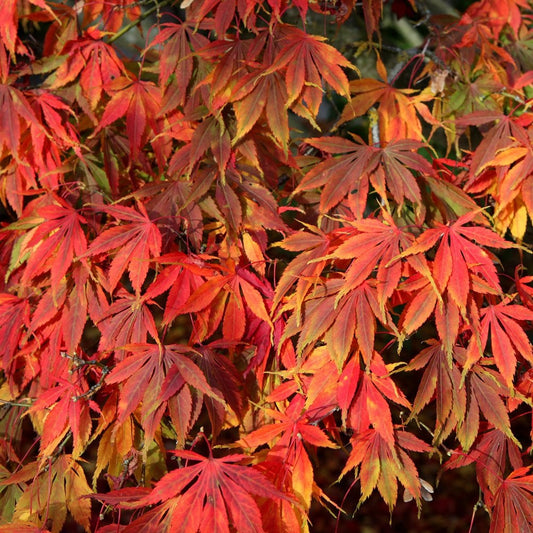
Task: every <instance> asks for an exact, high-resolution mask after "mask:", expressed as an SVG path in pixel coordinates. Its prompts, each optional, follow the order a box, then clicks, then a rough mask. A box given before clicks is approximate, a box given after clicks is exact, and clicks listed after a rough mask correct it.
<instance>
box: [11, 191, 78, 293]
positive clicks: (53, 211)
mask: <svg viewBox="0 0 533 533" xmlns="http://www.w3.org/2000/svg"><path fill="white" fill-rule="evenodd" d="M55 201H56V202H57V203H54V204H52V205H48V206H44V207H41V208H39V209H37V211H36V213H35V214H34V215H33V217H32V218H31V219H30V220H28V222H27V223H29V224H32V223H36V224H37V225H36V227H35V228H34V229H33V231H31V232H29V233H28V234H27V235H26V236H24V237H23V238H22V243H21V246H20V249H19V250H20V251H19V255H20V257H21V258H23V257H24V256H27V262H26V267H25V269H24V274H23V276H22V278H21V281H22V283H24V284H30V282H31V281H32V280H33V279H34V278H35V277H37V276H39V275H40V274H43V273H44V272H47V271H49V272H50V280H51V286H52V292H53V293H54V294H56V293H57V291H58V290H59V284H60V283H61V281H62V279H63V278H64V276H65V275H66V274H67V272H68V270H69V269H70V268H71V266H72V263H73V262H74V259H75V257H79V256H82V255H83V254H84V253H85V252H86V250H87V239H86V237H85V233H84V231H83V228H82V224H83V223H86V220H85V218H83V217H82V216H81V215H80V214H79V213H78V212H77V210H76V209H74V208H73V207H72V206H70V205H69V204H68V203H67V202H64V201H63V200H61V199H60V198H57V197H56V198H55ZM23 221H24V219H21V220H20V221H19V222H17V224H20V223H24V222H23ZM14 228H16V226H14Z"/></svg>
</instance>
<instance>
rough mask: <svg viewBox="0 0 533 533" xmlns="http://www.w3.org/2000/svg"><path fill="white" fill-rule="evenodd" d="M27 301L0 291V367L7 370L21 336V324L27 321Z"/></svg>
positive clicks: (28, 309)
mask: <svg viewBox="0 0 533 533" xmlns="http://www.w3.org/2000/svg"><path fill="white" fill-rule="evenodd" d="M29 311H30V308H29V302H28V301H27V300H26V299H24V298H19V297H17V296H14V295H13V294H7V293H3V292H2V293H0V338H2V340H3V342H2V343H1V345H0V354H1V356H2V359H1V361H2V369H3V370H4V371H7V370H8V368H9V366H10V365H11V363H12V362H13V360H14V357H15V353H16V351H17V348H18V346H19V343H20V341H21V340H22V338H23V328H22V327H21V326H22V325H23V324H28V322H29Z"/></svg>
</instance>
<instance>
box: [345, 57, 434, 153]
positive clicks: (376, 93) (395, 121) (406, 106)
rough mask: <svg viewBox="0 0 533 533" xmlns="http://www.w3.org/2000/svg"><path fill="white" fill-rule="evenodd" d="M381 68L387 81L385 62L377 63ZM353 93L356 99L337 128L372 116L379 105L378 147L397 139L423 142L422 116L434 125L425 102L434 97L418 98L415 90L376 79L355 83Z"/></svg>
mask: <svg viewBox="0 0 533 533" xmlns="http://www.w3.org/2000/svg"><path fill="white" fill-rule="evenodd" d="M377 68H378V72H379V75H380V77H381V78H382V79H383V80H387V77H388V76H387V72H386V71H385V68H384V66H383V63H382V62H381V60H379V61H378V62H377ZM350 92H351V93H352V94H353V95H355V96H354V97H353V98H352V99H351V101H349V102H348V103H347V104H346V106H345V107H344V109H343V112H342V114H341V117H340V118H339V120H338V121H337V124H336V126H338V125H340V124H344V123H345V122H348V121H349V120H352V119H354V118H356V117H359V116H362V115H365V114H367V113H369V110H370V109H371V108H372V106H375V105H376V104H378V110H377V112H376V116H375V119H376V121H377V122H376V125H377V126H378V128H379V129H378V132H379V138H375V139H374V138H373V139H372V140H373V142H374V143H376V144H382V143H383V144H387V143H390V142H394V141H395V140H396V139H413V140H416V141H420V140H422V139H423V138H424V136H423V134H422V124H421V121H420V119H419V117H418V114H420V115H421V116H422V117H424V119H425V120H426V121H429V122H434V120H432V116H431V114H430V112H429V110H428V109H427V107H426V106H425V104H424V103H423V102H424V101H425V100H428V99H432V97H433V96H432V95H431V96H429V95H427V94H420V95H417V94H416V93H417V91H415V90H414V89H396V88H395V87H393V86H392V84H391V83H389V82H387V81H380V80H376V79H373V78H363V79H360V80H352V81H351V82H350Z"/></svg>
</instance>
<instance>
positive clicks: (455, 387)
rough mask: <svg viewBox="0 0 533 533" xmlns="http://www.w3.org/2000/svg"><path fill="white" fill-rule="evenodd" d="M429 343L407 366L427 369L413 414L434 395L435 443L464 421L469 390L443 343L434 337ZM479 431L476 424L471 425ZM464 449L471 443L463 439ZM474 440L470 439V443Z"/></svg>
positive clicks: (414, 368) (409, 368) (411, 415)
mask: <svg viewBox="0 0 533 533" xmlns="http://www.w3.org/2000/svg"><path fill="white" fill-rule="evenodd" d="M427 342H428V344H429V346H428V347H427V348H425V349H424V350H422V351H421V352H420V353H419V354H418V355H417V356H415V357H414V358H413V359H412V360H411V361H410V362H409V364H408V365H407V367H406V368H405V370H407V371H410V370H419V369H422V368H423V369H424V374H423V375H422V378H421V380H420V385H419V386H418V390H417V393H416V397H415V399H414V402H413V408H412V410H411V414H410V418H413V417H415V416H416V415H417V414H418V413H420V411H421V410H422V409H423V408H424V407H425V406H426V405H427V404H428V403H429V402H430V401H431V400H432V398H433V397H434V398H435V401H436V420H435V431H434V437H433V443H434V444H438V443H439V442H442V441H443V440H444V439H445V438H446V437H447V436H448V435H449V433H450V432H451V431H452V430H453V429H454V427H456V426H457V425H458V424H460V423H462V422H463V419H464V416H465V412H466V391H465V388H464V387H462V386H461V372H460V370H459V368H458V367H457V365H456V364H455V362H452V361H450V357H449V356H448V353H447V351H446V350H445V349H444V347H443V345H442V344H441V343H439V342H437V341H435V340H432V341H427ZM470 430H471V434H473V435H477V430H476V428H470ZM461 442H463V446H464V448H465V449H468V448H469V445H468V443H467V442H465V441H464V440H461ZM470 444H471V443H470Z"/></svg>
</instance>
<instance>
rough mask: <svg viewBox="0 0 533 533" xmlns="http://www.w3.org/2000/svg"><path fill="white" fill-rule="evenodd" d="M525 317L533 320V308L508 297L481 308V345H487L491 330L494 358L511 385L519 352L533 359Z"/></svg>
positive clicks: (525, 357)
mask: <svg viewBox="0 0 533 533" xmlns="http://www.w3.org/2000/svg"><path fill="white" fill-rule="evenodd" d="M525 320H533V311H532V310H530V309H527V308H526V307H523V306H521V305H511V304H509V302H508V301H504V302H501V303H499V304H496V305H489V306H487V307H484V308H483V309H481V328H482V329H481V349H482V350H484V348H485V346H486V345H487V341H488V339H489V332H490V341H491V348H492V355H493V357H494V362H495V363H496V366H497V367H498V370H499V371H500V372H501V375H502V376H503V378H504V380H505V382H506V383H507V384H508V385H509V386H511V384H512V381H513V377H514V373H515V368H516V355H517V354H520V355H521V356H522V357H523V358H524V359H526V360H527V361H529V362H530V363H533V353H532V351H531V343H530V341H529V339H528V337H527V334H526V333H525V331H524V330H523V328H522V327H521V326H520V325H519V323H518V321H525Z"/></svg>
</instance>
